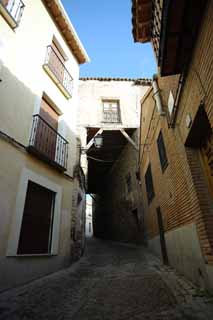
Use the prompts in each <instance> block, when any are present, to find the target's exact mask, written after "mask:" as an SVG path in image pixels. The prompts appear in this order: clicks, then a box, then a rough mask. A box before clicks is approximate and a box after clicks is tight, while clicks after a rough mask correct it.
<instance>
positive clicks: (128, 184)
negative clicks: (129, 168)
mask: <svg viewBox="0 0 213 320" xmlns="http://www.w3.org/2000/svg"><path fill="white" fill-rule="evenodd" d="M126 185H127V192H128V193H130V192H131V191H132V177H131V174H130V173H128V174H127V176H126Z"/></svg>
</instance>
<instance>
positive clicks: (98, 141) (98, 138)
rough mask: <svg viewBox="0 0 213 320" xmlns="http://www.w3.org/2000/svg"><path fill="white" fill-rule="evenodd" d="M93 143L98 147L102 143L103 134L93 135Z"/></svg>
mask: <svg viewBox="0 0 213 320" xmlns="http://www.w3.org/2000/svg"><path fill="white" fill-rule="evenodd" d="M94 145H95V147H96V148H97V149H100V148H101V147H102V145H103V136H102V135H101V134H97V135H96V136H95V137H94Z"/></svg>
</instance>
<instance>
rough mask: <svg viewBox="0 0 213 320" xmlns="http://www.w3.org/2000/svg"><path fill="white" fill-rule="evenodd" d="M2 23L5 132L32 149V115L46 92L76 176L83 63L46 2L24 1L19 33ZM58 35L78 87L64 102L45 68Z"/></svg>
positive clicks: (0, 88)
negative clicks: (80, 79)
mask: <svg viewBox="0 0 213 320" xmlns="http://www.w3.org/2000/svg"><path fill="white" fill-rule="evenodd" d="M38 21H39V23H38ZM0 24H1V29H0V39H1V40H0V42H1V45H0V47H1V49H0V61H1V65H2V67H1V69H0V78H1V80H2V82H1V83H0V97H1V101H0V104H1V108H0V127H1V130H2V131H4V132H5V133H7V134H8V135H10V136H12V137H15V138H16V139H17V140H18V141H20V142H21V143H23V144H24V145H27V144H28V141H29V135H30V129H31V125H32V116H33V114H37V113H39V108H40V103H41V97H42V94H43V93H45V94H46V95H47V96H48V97H49V98H50V99H51V100H52V101H53V103H54V104H55V106H56V107H57V108H58V109H59V111H60V113H61V116H60V118H59V133H61V134H62V135H63V136H64V138H65V139H67V140H68V141H69V143H70V148H69V161H68V164H69V165H68V171H69V173H72V167H73V164H74V163H75V161H76V154H75V151H74V150H75V149H76V141H75V140H76V139H75V135H76V112H77V104H78V77H79V65H78V63H77V61H76V59H75V57H74V56H73V54H72V53H71V51H70V49H69V48H68V46H67V44H66V42H65V41H64V39H63V37H62V35H61V33H60V32H59V30H58V29H57V27H56V25H55V23H54V22H53V20H52V19H51V17H50V15H49V13H48V12H47V10H46V8H45V6H44V4H43V3H42V1H40V0H39V1H33V0H26V1H25V8H24V12H23V16H22V19H21V21H20V24H19V26H18V27H17V28H16V29H15V31H14V30H12V29H11V28H10V26H9V25H8V23H7V22H6V21H5V20H4V19H3V17H1V16H0ZM41 35H42V36H41ZM53 36H55V37H56V39H57V40H58V42H59V43H60V46H61V47H62V49H63V51H64V52H65V54H66V56H67V58H68V60H67V61H66V62H65V65H66V68H67V70H68V71H69V72H70V74H71V76H72V78H73V84H74V87H73V94H72V98H71V99H67V98H65V96H64V95H63V94H62V93H61V91H60V90H59V89H58V87H57V86H56V85H55V84H54V82H53V81H52V80H51V79H50V77H49V76H48V74H47V73H46V72H45V70H44V69H43V64H44V61H45V57H46V51H47V46H48V45H50V44H51V43H52V39H53Z"/></svg>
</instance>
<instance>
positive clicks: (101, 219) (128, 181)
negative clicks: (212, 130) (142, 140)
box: [78, 78, 151, 242]
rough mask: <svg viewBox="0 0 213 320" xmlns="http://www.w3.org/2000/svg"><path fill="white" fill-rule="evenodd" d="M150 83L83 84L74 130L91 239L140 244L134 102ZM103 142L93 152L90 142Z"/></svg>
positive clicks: (137, 117)
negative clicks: (87, 198) (84, 182)
mask: <svg viewBox="0 0 213 320" xmlns="http://www.w3.org/2000/svg"><path fill="white" fill-rule="evenodd" d="M150 85H151V80H150V79H125V78H83V79H80V85H79V99H80V100H79V113H78V128H79V135H80V137H81V142H82V156H81V162H82V167H83V170H84V172H85V175H86V176H87V192H88V193H90V194H93V198H94V199H95V200H94V201H93V205H92V209H93V232H94V236H95V237H100V238H106V239H113V240H119V241H131V242H143V240H144V233H143V210H142V203H141V201H140V197H139V189H140V186H139V183H138V180H137V166H138V148H139V141H138V140H139V131H138V129H139V124H140V123H139V120H140V100H141V99H142V98H143V96H144V95H145V93H146V92H147V90H148V89H149V87H150ZM96 137H99V139H100V138H102V139H103V145H102V146H101V147H100V148H97V147H96V146H95V143H94V139H95V138H96Z"/></svg>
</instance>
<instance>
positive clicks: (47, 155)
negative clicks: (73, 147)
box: [28, 114, 68, 171]
mask: <svg viewBox="0 0 213 320" xmlns="http://www.w3.org/2000/svg"><path fill="white" fill-rule="evenodd" d="M28 151H29V152H31V153H33V154H35V155H36V156H37V157H39V158H40V159H42V160H44V161H45V162H48V163H50V164H51V165H53V166H54V167H56V168H58V169H59V170H61V171H65V170H66V169H67V157H68V141H67V140H66V139H64V137H62V136H61V135H60V134H59V133H58V132H57V131H56V130H55V129H53V128H52V127H51V126H50V125H49V124H48V123H47V122H46V121H45V120H44V119H42V118H41V116H40V115H38V114H36V115H34V116H33V125H32V131H31V135H30V142H29V146H28Z"/></svg>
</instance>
